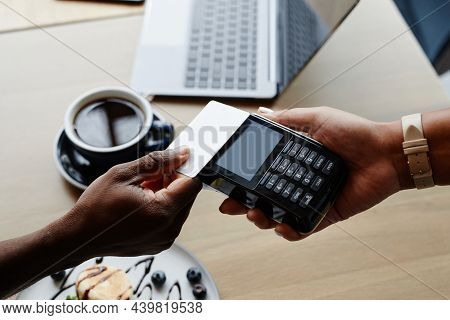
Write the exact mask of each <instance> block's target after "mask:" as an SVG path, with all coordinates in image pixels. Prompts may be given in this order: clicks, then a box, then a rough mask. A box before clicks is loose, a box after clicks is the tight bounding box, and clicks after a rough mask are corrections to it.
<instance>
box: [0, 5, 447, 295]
mask: <svg viewBox="0 0 450 320" xmlns="http://www.w3.org/2000/svg"><path fill="white" fill-rule="evenodd" d="M9 14H10V15H14V13H11V12H10V13H9ZM13 18H14V17H12V16H11V19H13ZM141 22H142V17H140V16H134V17H125V18H120V19H111V20H101V21H93V22H84V23H79V24H71V25H65V26H57V27H52V28H47V29H46V31H47V32H48V33H45V32H43V31H42V30H27V31H22V32H13V33H4V34H1V35H0V52H1V54H0V59H1V63H0V119H1V126H0V145H1V146H2V151H1V153H0V163H1V165H2V168H1V169H0V181H1V184H0V240H2V239H7V238H10V237H14V236H19V235H22V234H25V233H27V232H31V231H33V230H35V229H36V228H39V227H42V226H44V225H45V224H47V223H49V222H50V221H52V220H53V219H55V218H57V217H59V216H61V215H63V214H64V213H65V212H67V211H68V210H69V208H70V207H71V206H72V205H73V203H74V202H75V201H76V199H77V197H78V196H79V192H78V191H77V190H75V189H73V188H72V187H70V186H69V185H68V184H67V183H65V182H64V181H63V179H62V178H61V177H60V176H59V174H58V172H57V170H56V167H55V165H54V162H53V156H52V148H53V142H54V139H55V135H56V133H57V132H58V130H59V128H60V127H61V124H62V121H63V115H64V112H65V110H66V108H67V107H68V105H69V104H70V102H71V101H72V100H73V99H75V98H76V97H77V96H78V95H80V94H82V93H83V92H84V91H86V90H88V89H91V88H94V87H97V86H103V85H114V84H121V82H124V83H127V82H128V80H129V79H130V76H131V68H132V63H133V59H134V54H135V50H136V45H137V41H138V34H139V31H140V25H141ZM0 24H1V20H0ZM406 29H407V27H406V25H405V24H404V22H403V20H402V19H401V17H400V15H399V13H398V12H397V10H396V9H395V7H394V5H393V3H391V2H390V1H388V0H382V1H381V0H363V1H362V2H361V4H360V5H359V7H358V8H357V9H356V10H355V11H354V12H353V13H352V14H351V16H350V17H349V18H348V20H347V21H346V22H345V23H344V24H343V25H342V27H341V28H340V29H339V30H338V31H337V33H336V34H335V35H334V36H333V37H332V38H331V40H330V41H329V42H328V43H327V44H326V46H325V47H324V48H323V50H321V51H320V53H319V54H318V55H317V56H316V57H315V58H314V59H313V61H312V62H311V63H310V64H309V65H308V67H307V68H306V70H305V71H304V72H303V73H302V74H301V75H300V76H299V77H297V79H296V80H295V81H294V83H293V84H292V85H291V86H290V87H289V88H288V90H287V91H286V92H285V93H284V94H283V95H282V96H281V97H280V98H279V99H277V100H276V101H275V102H274V105H276V107H277V108H279V107H287V106H291V105H293V104H296V105H298V106H302V107H310V106H317V105H331V106H336V107H339V108H341V109H343V110H347V111H351V112H354V113H356V114H359V115H362V116H365V117H368V118H370V119H374V120H383V121H385V120H391V119H397V118H398V117H400V116H401V115H403V114H408V113H412V112H416V111H427V110H433V109H437V108H443V107H446V106H449V105H450V104H449V100H448V98H447V97H446V96H445V94H444V92H443V90H442V88H441V86H440V84H439V81H438V79H437V77H436V74H435V72H434V71H433V69H432V68H431V66H430V64H429V62H428V61H427V60H426V58H425V56H424V54H423V52H422V51H421V49H420V48H419V47H418V45H417V42H416V41H415V39H414V38H413V37H412V36H411V34H410V33H409V32H406V33H404V34H403V35H402V36H399V37H398V38H397V39H396V40H394V41H392V42H391V43H390V44H388V45H386V46H384V47H382V46H383V45H384V44H386V43H387V42H389V41H390V40H392V39H393V38H394V37H396V36H398V35H399V34H401V33H402V32H404V31H405V30H406ZM55 38H56V39H58V41H57V40H55ZM381 47H382V48H381ZM378 48H381V49H380V50H379V51H377V52H376V53H374V54H372V55H371V53H373V52H374V51H375V50H377V49H378ZM368 55H370V56H369V57H368V58H367V59H364V57H366V56H368ZM358 61H361V62H360V63H359V64H357V65H355V63H356V62H358ZM353 65H355V66H354V67H352V66H353ZM104 70H106V71H107V72H105V71H104ZM341 73H342V75H341V76H338V75H340V74H341ZM333 79H334V80H333ZM205 102H206V100H205V99H182V98H158V99H156V100H155V101H154V107H155V108H157V109H158V110H160V111H161V112H162V113H163V114H164V115H165V116H166V117H167V118H168V119H170V120H171V121H173V122H174V124H175V125H176V126H177V127H178V128H179V127H180V125H181V124H182V123H187V122H189V121H190V120H191V119H192V118H193V117H194V116H195V114H197V113H198V112H199V110H200V108H201V107H202V106H203V105H204V103H205ZM225 102H228V103H232V104H234V105H235V106H240V107H243V108H246V109H247V110H250V111H254V110H255V107H256V106H257V105H259V104H262V102H251V101H250V102H249V101H240V100H233V101H225ZM264 104H270V103H268V102H264ZM348 143H351V141H348ZM355 156H358V155H355ZM222 200H223V197H222V196H220V195H218V194H216V193H212V192H207V191H204V192H202V193H201V194H200V196H199V198H198V200H197V201H196V203H195V205H194V208H193V209H192V212H191V216H190V218H189V219H188V221H187V223H186V225H185V227H184V229H183V231H182V234H181V237H180V239H179V242H180V243H182V244H183V245H184V246H186V247H187V248H188V249H190V250H191V251H192V252H193V253H194V254H195V255H196V256H197V257H198V258H199V259H200V260H202V261H203V262H204V263H205V264H206V266H207V267H208V268H209V270H210V271H211V272H212V274H213V276H214V277H215V280H216V282H217V285H218V287H219V290H220V293H221V295H222V297H223V298H225V299H258V298H275V299H278V298H280V299H316V298H333V299H347V298H352V299H372V298H374V299H402V298H404V299H440V298H445V297H449V296H450V210H449V208H450V189H449V188H443V187H439V188H434V189H431V190H426V191H420V192H418V191H408V192H402V193H400V194H397V195H395V196H393V197H391V198H390V199H388V200H386V201H385V202H383V203H382V204H380V205H378V206H376V207H375V208H373V209H371V210H369V211H368V212H366V213H364V214H361V215H359V216H356V217H354V218H352V219H350V220H348V221H345V222H343V223H339V224H338V225H337V226H332V227H330V228H328V229H327V230H325V231H323V232H320V233H318V234H316V235H313V236H311V237H310V238H308V239H306V240H304V241H302V242H297V243H289V242H287V241H284V240H283V239H281V238H279V237H277V236H276V235H275V234H274V233H273V232H271V231H260V230H257V229H256V228H255V227H254V226H253V225H251V224H250V223H248V221H246V219H245V218H243V217H228V216H222V215H221V214H220V213H219V212H218V209H217V208H218V206H219V204H220V203H221V201H222Z"/></svg>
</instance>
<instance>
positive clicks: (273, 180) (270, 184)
mask: <svg viewBox="0 0 450 320" xmlns="http://www.w3.org/2000/svg"><path fill="white" fill-rule="evenodd" d="M277 181H278V176H277V175H276V174H274V175H272V176H271V177H270V179H269V182H267V184H266V188H267V189H269V190H270V189H272V188H273V186H274V185H275V183H277Z"/></svg>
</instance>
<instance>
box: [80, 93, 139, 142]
mask: <svg viewBox="0 0 450 320" xmlns="http://www.w3.org/2000/svg"><path fill="white" fill-rule="evenodd" d="M143 124H144V113H143V112H142V110H141V109H140V108H138V107H137V106H136V105H134V104H133V103H131V102H128V101H126V100H121V99H105V100H99V101H96V102H93V103H91V104H89V105H87V106H85V107H84V108H83V109H81V110H80V111H79V112H78V114H77V115H76V117H75V120H74V127H75V132H76V133H77V135H78V136H79V137H80V139H81V140H83V142H85V143H87V144H88V145H91V146H94V147H101V148H107V147H114V146H119V145H122V144H125V143H127V142H129V141H131V140H133V138H135V137H136V136H137V135H138V134H139V132H141V130H142V126H143Z"/></svg>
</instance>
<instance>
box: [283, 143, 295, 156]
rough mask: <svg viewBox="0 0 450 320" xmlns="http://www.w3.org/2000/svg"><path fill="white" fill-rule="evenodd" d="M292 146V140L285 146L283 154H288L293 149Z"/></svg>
mask: <svg viewBox="0 0 450 320" xmlns="http://www.w3.org/2000/svg"><path fill="white" fill-rule="evenodd" d="M292 144H293V142H292V140H291V141H289V142H288V143H287V144H286V145H285V146H284V148H283V151H282V152H283V153H287V152H288V151H289V149H290V148H291V147H292Z"/></svg>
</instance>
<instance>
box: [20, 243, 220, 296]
mask: <svg viewBox="0 0 450 320" xmlns="http://www.w3.org/2000/svg"><path fill="white" fill-rule="evenodd" d="M152 257H153V261H152V262H151V260H152ZM139 262H141V263H139ZM102 263H103V264H106V265H109V266H112V267H116V268H120V269H123V270H124V271H127V270H129V271H128V272H127V274H128V277H129V279H130V281H131V283H132V284H133V291H134V292H136V294H134V296H133V299H142V300H148V299H153V300H166V299H171V300H176V299H180V293H181V298H182V299H185V300H194V299H195V297H194V295H193V293H192V289H193V285H192V284H191V283H189V281H188V280H187V278H186V273H187V271H188V269H189V268H190V267H198V268H199V269H200V270H201V272H202V279H201V281H200V283H202V284H203V285H204V286H205V287H206V290H207V295H206V298H205V299H206V300H218V299H220V296H219V292H218V290H217V287H216V285H215V283H214V280H213V278H212V276H211V275H210V273H209V272H208V271H207V270H206V268H205V267H204V266H203V265H202V264H201V263H200V262H199V261H198V260H197V259H196V258H195V257H194V256H193V255H192V254H190V253H189V252H188V251H187V250H185V249H184V248H182V247H180V246H179V245H176V244H174V245H173V246H172V248H170V249H169V250H166V251H164V252H162V253H160V254H158V255H155V256H141V257H104V258H103V262H102ZM95 264H96V259H91V260H88V261H86V262H84V263H82V264H80V265H79V266H77V267H75V268H73V269H68V270H66V276H65V278H66V279H64V280H61V281H55V280H53V279H52V278H51V277H46V278H44V279H42V280H40V281H39V282H37V283H35V284H34V285H32V286H31V287H29V288H27V289H25V290H23V291H22V292H21V293H20V294H19V295H18V297H17V299H19V300H50V299H56V300H64V299H66V297H67V296H76V292H75V286H74V285H73V284H74V283H75V281H76V279H77V277H78V275H79V274H80V273H81V272H82V271H83V270H84V269H86V268H88V267H90V266H92V265H95ZM136 265H137V266H136ZM146 269H147V270H146ZM157 270H160V271H164V272H165V274H166V277H167V279H166V282H165V283H164V285H163V286H162V287H160V288H156V287H155V286H154V285H153V284H152V282H151V279H150V278H151V275H152V273H153V272H155V271H157ZM141 280H142V281H141ZM139 283H140V285H139ZM176 283H178V284H179V287H178V286H176V285H175V284H176ZM61 288H67V289H65V290H61ZM150 288H151V289H150ZM172 288H173V290H171V289H172ZM178 288H179V289H178ZM58 292H60V293H59V294H58ZM141 292H142V293H141ZM169 292H170V294H169ZM139 293H141V295H140V296H139ZM55 295H56V296H55Z"/></svg>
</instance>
